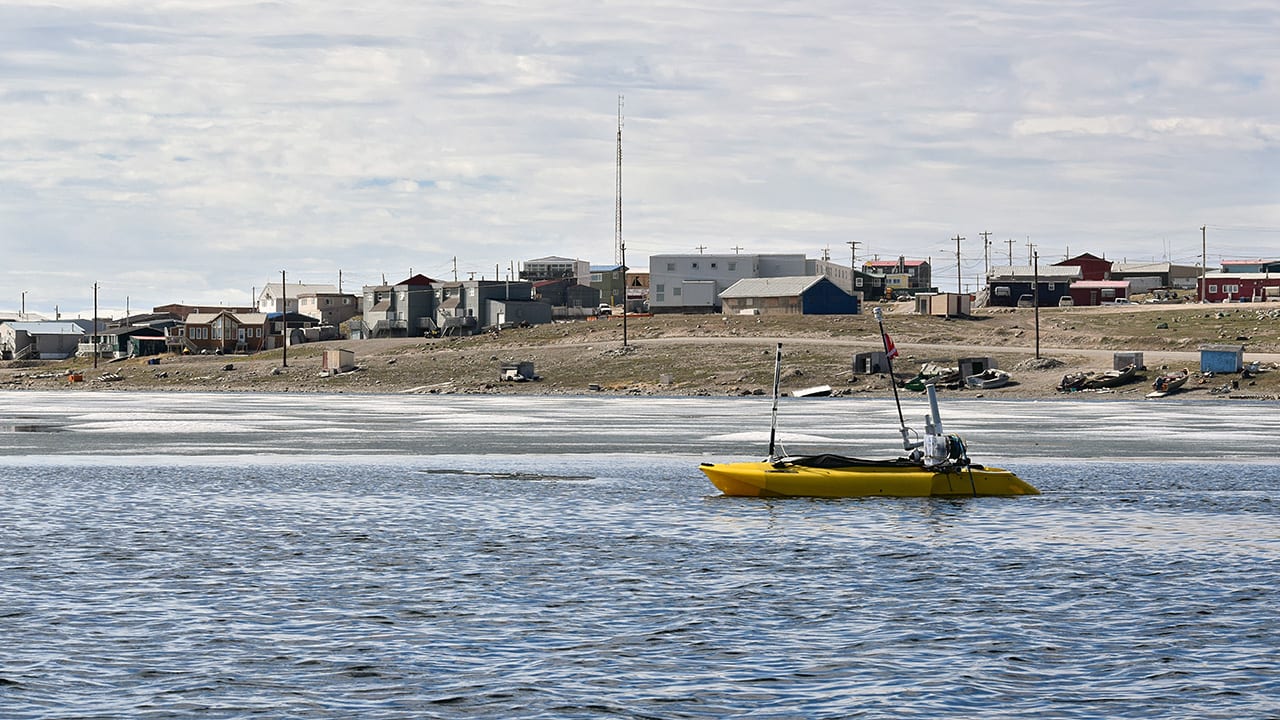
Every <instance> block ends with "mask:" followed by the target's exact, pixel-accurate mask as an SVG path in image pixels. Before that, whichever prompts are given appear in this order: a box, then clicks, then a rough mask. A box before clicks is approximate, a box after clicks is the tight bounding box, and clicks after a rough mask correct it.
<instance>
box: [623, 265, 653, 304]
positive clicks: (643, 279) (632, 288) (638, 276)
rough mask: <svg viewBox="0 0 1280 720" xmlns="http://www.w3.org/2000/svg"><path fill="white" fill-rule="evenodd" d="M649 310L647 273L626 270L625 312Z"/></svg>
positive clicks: (645, 271) (644, 271) (646, 271)
mask: <svg viewBox="0 0 1280 720" xmlns="http://www.w3.org/2000/svg"><path fill="white" fill-rule="evenodd" d="M648 309H649V271H648V270H632V269H630V268H628V269H627V312H645V311H648Z"/></svg>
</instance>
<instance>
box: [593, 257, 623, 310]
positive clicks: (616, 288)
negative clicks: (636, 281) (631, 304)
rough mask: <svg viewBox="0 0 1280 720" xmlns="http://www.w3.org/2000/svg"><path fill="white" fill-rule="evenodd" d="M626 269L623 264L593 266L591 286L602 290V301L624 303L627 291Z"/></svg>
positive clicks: (613, 303)
mask: <svg viewBox="0 0 1280 720" xmlns="http://www.w3.org/2000/svg"><path fill="white" fill-rule="evenodd" d="M626 271H627V269H626V268H625V267H623V266H622V265H592V266H591V287H593V288H595V289H597V290H599V291H600V302H602V303H608V304H609V305H621V304H622V300H623V298H625V297H626V291H627V282H626Z"/></svg>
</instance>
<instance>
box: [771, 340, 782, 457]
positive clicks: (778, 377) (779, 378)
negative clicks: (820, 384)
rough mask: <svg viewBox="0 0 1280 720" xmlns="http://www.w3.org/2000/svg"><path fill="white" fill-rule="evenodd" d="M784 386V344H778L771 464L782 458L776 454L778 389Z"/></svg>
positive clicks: (774, 370) (775, 367)
mask: <svg viewBox="0 0 1280 720" xmlns="http://www.w3.org/2000/svg"><path fill="white" fill-rule="evenodd" d="M781 384H782V343H778V352H777V354H776V355H774V358H773V418H772V420H771V421H770V423H769V462H777V461H778V460H779V459H780V458H779V457H778V455H777V453H775V452H774V448H775V447H776V445H777V443H776V442H775V441H776V439H777V437H778V387H779V385H781Z"/></svg>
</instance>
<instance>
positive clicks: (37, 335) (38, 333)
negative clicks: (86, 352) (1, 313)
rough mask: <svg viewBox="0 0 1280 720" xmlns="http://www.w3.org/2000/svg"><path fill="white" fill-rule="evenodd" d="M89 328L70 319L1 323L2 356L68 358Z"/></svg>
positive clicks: (74, 352)
mask: <svg viewBox="0 0 1280 720" xmlns="http://www.w3.org/2000/svg"><path fill="white" fill-rule="evenodd" d="M89 327H92V323H90V325H89ZM86 329H87V328H86V327H85V326H83V325H82V324H80V323H77V322H71V321H67V320H37V321H17V322H5V323H0V359H3V360H65V359H66V358H69V357H72V356H74V355H75V354H76V350H77V349H78V347H79V344H80V340H81V338H83V337H84V336H85V332H86Z"/></svg>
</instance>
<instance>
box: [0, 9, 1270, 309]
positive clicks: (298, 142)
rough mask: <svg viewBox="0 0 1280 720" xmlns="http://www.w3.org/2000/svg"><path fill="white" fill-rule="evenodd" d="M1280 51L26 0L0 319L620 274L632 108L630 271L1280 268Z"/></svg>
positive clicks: (12, 52)
mask: <svg viewBox="0 0 1280 720" xmlns="http://www.w3.org/2000/svg"><path fill="white" fill-rule="evenodd" d="M1278 37H1280V5H1277V4H1276V3H1275V2H1273V1H1272V0H1212V1H1209V0H1205V1H1192V2H1168V1H1167V0H1123V1H1121V0H1116V1H1114V2H1108V1H1087V0H1085V1H1080V0H1063V1H1060V2H1053V3H1048V2H1031V1H1028V0H992V1H991V2H985V3H981V4H971V5H969V6H966V4H962V3H954V2H944V1H942V0H929V1H924V2H921V1H917V0H893V1H884V2H880V1H878V0H872V1H869V2H848V1H847V0H813V1H808V2H797V1H794V0H770V1H769V2H764V1H763V0H656V1H655V0H643V1H639V0H637V1H636V2H630V1H614V0H595V1H588V0H581V1H574V0H564V1H558V2H555V1H553V2H545V1H540V0H518V1H517V0H510V1H509V2H487V1H485V0H467V1H454V0H450V1H447V2H443V1H437V0H421V1H420V2H388V1H387V0H361V2H358V3H353V2H340V3H339V2H331V1H330V0H308V1H307V2H283V1H279V2H273V1H271V0H261V1H252V0H244V1H241V0H205V1H197V0H147V1H146V2H141V1H132V0H130V1H125V0H68V1H66V2H63V3H61V4H45V3H33V2H24V1H22V0H17V1H15V0H0V112H2V113H3V115H2V117H3V118H4V121H3V122H2V123H0V311H17V310H19V309H20V305H21V306H22V307H25V309H26V310H27V311H28V312H33V313H41V314H44V315H46V316H50V317H51V316H52V315H53V312H54V310H55V309H57V310H58V311H59V312H61V313H62V314H63V316H64V317H66V316H68V315H70V316H75V315H77V314H81V316H82V317H91V316H92V315H91V313H92V310H93V297H94V287H95V285H96V286H97V296H98V306H99V312H100V313H102V314H103V315H110V314H115V315H117V316H118V315H121V314H123V313H124V311H125V310H126V309H128V310H130V311H132V312H138V311H140V310H141V311H145V310H149V309H150V308H151V307H153V306H156V305H162V304H168V303H186V304H230V305H240V304H251V303H252V301H253V297H254V293H255V292H258V291H260V290H261V288H262V287H263V285H264V284H265V283H268V282H279V280H280V273H281V271H285V273H286V278H287V280H288V281H289V282H306V283H324V284H332V285H337V284H338V282H339V278H340V274H341V282H342V288H343V290H346V291H356V292H358V291H359V288H360V287H361V286H362V285H368V284H378V283H381V282H382V281H383V280H384V279H385V280H386V281H388V282H396V281H399V280H403V279H405V278H406V277H408V276H409V275H410V274H413V273H423V274H426V275H428V276H430V277H433V278H437V279H441V280H452V279H453V278H454V277H458V278H459V279H468V278H470V277H476V278H481V277H483V278H493V277H494V276H495V274H496V275H498V276H500V277H506V276H507V274H508V272H509V271H510V270H511V269H512V268H514V269H515V270H517V271H518V270H519V267H520V262H521V261H523V260H530V259H534V258H539V257H545V256H548V255H560V256H566V257H575V258H580V259H584V260H589V261H590V262H592V263H593V264H610V263H613V262H614V261H615V209H616V206H617V202H616V201H617V182H616V180H617V175H616V172H617V133H618V118H619V99H620V98H622V115H623V128H622V136H623V141H622V153H623V164H622V168H623V170H622V172H623V183H622V184H623V192H622V204H623V235H622V237H623V240H624V242H625V245H626V253H627V258H626V259H627V264H628V265H629V266H631V267H634V268H644V267H647V265H648V257H649V256H650V255H652V254H657V253H692V252H699V251H700V249H701V251H704V252H707V253H730V252H742V253H762V252H791V253H804V254H806V255H807V256H809V257H821V256H822V255H823V253H824V252H829V253H830V255H831V257H832V258H833V259H835V260H839V261H842V262H848V261H849V260H850V259H851V257H852V255H853V254H854V253H856V254H857V258H858V260H859V261H861V260H863V259H867V258H871V257H897V256H898V255H905V256H907V257H910V258H920V259H931V260H932V261H933V263H934V266H935V269H934V274H935V279H936V282H937V284H938V285H939V286H940V287H941V289H943V290H954V289H955V286H956V281H955V277H956V274H957V257H956V245H957V243H956V240H955V238H956V237H957V236H959V237H962V238H963V240H961V241H960V243H959V244H960V257H959V270H960V275H961V278H962V281H963V282H964V283H965V284H966V285H970V284H972V283H977V281H978V278H979V277H981V275H982V274H983V272H984V269H985V267H986V266H987V264H988V263H989V264H991V265H1005V264H1008V263H1009V262H1010V261H1012V262H1013V264H1017V265H1024V264H1029V255H1030V254H1031V253H1032V252H1035V253H1037V254H1038V255H1039V258H1040V261H1041V262H1056V261H1058V260H1061V259H1064V258H1066V257H1068V256H1074V255H1077V254H1080V253H1083V252H1091V253H1093V254H1095V255H1099V256H1105V257H1107V258H1110V259H1114V260H1129V261H1141V260H1163V259H1169V260H1173V261H1175V262H1180V263H1185V264H1193V265H1194V264H1197V263H1199V262H1200V259H1201V253H1202V247H1203V252H1204V254H1205V255H1206V256H1207V259H1208V265H1209V267H1210V268H1213V267H1215V266H1216V265H1217V264H1218V263H1219V262H1220V261H1221V260H1222V259H1224V258H1225V259H1244V258H1253V257H1260V256H1267V257H1277V256H1280V112H1277V111H1278V110H1280V42H1277V41H1276V38H1278ZM1202 227H1204V228H1205V230H1204V231H1203V233H1202V230H1201V228H1202ZM983 233H988V234H987V235H985V236H984V235H983ZM850 242H854V243H857V245H856V246H852V247H851V246H850V245H849V243H850ZM455 273H456V275H455ZM86 312H87V313H90V314H87V315H86V314H83V313H86Z"/></svg>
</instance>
